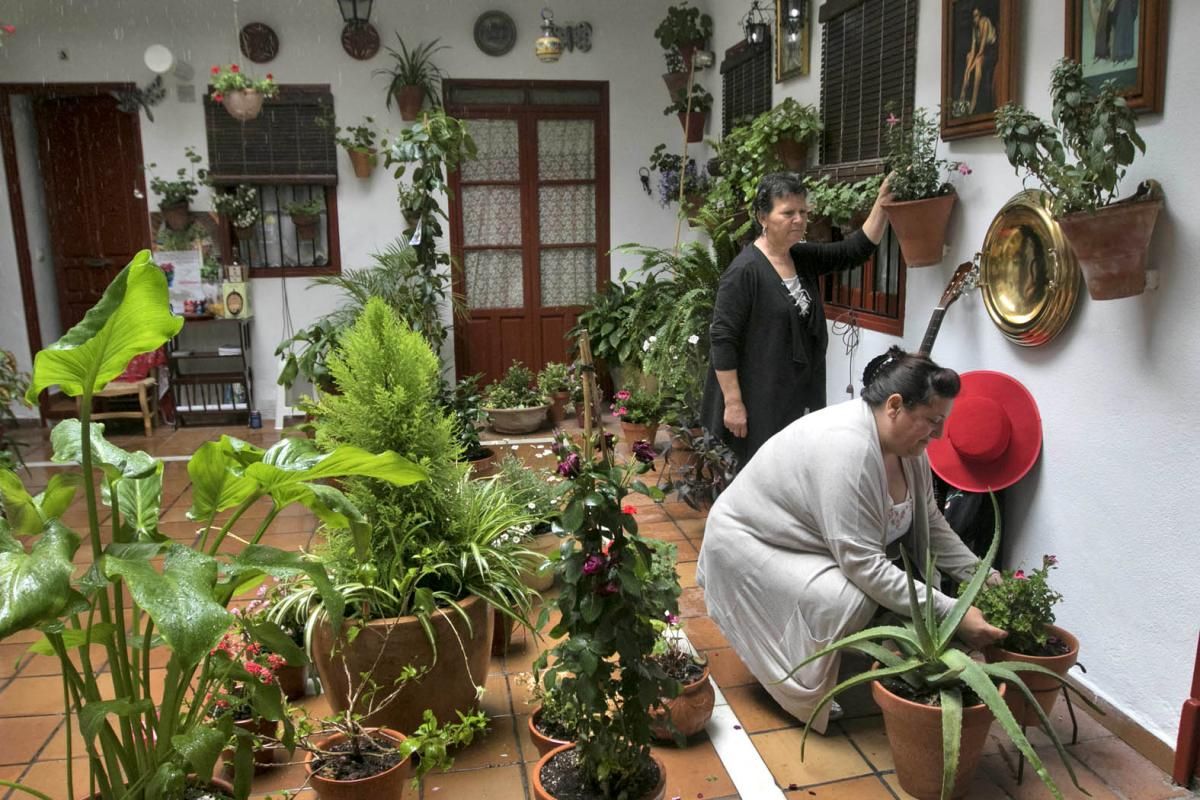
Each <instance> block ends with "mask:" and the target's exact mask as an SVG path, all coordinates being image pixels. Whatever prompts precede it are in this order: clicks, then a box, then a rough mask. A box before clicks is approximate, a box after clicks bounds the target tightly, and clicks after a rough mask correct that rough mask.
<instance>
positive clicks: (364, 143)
mask: <svg viewBox="0 0 1200 800" xmlns="http://www.w3.org/2000/svg"><path fill="white" fill-rule="evenodd" d="M374 124H375V120H374V119H373V118H371V117H363V124H361V125H351V126H350V127H349V128H344V129H343V128H335V133H334V141H335V142H337V143H338V144H339V145H341V146H342V147H343V148H344V149H345V151H346V155H348V156H350V163H351V165H352V166H353V167H354V174H355V175H356V176H358V177H360V178H369V177H371V172H373V171H374V169H375V164H376V162H377V161H378V158H377V153H378V151H377V150H376V147H375V145H376V142H377V141H378V139H379V137H378V134H376V133H375V129H374V128H372V127H371V126H372V125H374Z"/></svg>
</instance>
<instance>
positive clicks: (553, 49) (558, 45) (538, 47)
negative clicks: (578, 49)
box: [534, 8, 562, 64]
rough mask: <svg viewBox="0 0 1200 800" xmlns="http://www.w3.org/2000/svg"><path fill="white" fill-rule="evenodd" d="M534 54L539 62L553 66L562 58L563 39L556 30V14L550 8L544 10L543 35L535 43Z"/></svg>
mask: <svg viewBox="0 0 1200 800" xmlns="http://www.w3.org/2000/svg"><path fill="white" fill-rule="evenodd" d="M534 52H535V53H537V57H538V61H543V62H545V63H547V64H553V63H554V62H555V61H558V59H559V58H560V57H562V39H560V38H559V36H558V33H556V32H555V29H554V12H553V11H551V10H550V9H549V8H543V9H542V35H541V36H539V37H538V38H537V42H535V43H534Z"/></svg>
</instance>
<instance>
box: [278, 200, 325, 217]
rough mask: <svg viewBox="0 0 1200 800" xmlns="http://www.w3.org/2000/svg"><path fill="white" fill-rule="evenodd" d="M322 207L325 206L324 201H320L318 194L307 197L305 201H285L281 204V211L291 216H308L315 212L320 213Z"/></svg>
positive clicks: (315, 213)
mask: <svg viewBox="0 0 1200 800" xmlns="http://www.w3.org/2000/svg"><path fill="white" fill-rule="evenodd" d="M324 208H325V203H324V202H322V200H321V197H320V195H317V196H315V197H312V198H309V199H308V200H307V201H305V202H303V203H301V202H299V201H295V202H291V203H285V204H284V206H283V212H284V213H285V214H290V215H292V216H293V217H294V216H303V217H309V216H315V215H317V214H320V213H321V210H322V209H324Z"/></svg>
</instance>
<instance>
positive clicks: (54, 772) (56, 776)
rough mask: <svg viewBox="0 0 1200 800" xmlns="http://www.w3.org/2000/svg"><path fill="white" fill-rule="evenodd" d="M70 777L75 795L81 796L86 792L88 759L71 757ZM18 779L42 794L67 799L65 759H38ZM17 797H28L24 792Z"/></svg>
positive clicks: (68, 793)
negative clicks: (72, 779)
mask: <svg viewBox="0 0 1200 800" xmlns="http://www.w3.org/2000/svg"><path fill="white" fill-rule="evenodd" d="M71 764H72V765H73V766H72V773H73V775H72V777H73V778H74V783H75V796H76V797H83V796H84V795H86V794H87V786H88V760H87V759H86V758H74V759H71ZM20 781H21V783H22V784H24V785H25V786H28V787H30V788H32V789H37V790H38V791H39V792H42V793H43V794H47V795H49V796H50V797H54V798H63V800H69V798H70V797H71V793H70V792H68V791H67V762H66V761H38V762H37V763H35V764H33V765H32V766H30V767H29V769H28V770H27V771H26V772H25V774H24V775H22V776H21V778H20ZM17 796H18V797H28V795H25V794H23V793H22V794H19V795H17Z"/></svg>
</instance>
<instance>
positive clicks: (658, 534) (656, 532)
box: [638, 513, 686, 542]
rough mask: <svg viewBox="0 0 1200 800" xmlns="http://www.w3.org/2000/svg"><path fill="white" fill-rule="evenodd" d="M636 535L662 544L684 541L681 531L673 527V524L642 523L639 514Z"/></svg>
mask: <svg viewBox="0 0 1200 800" xmlns="http://www.w3.org/2000/svg"><path fill="white" fill-rule="evenodd" d="M638 535H640V536H645V537H646V538H647V539H658V540H660V541H663V542H679V541H686V537H685V536H684V535H683V531H681V530H679V528H677V527H675V523H674V522H671V521H670V520H663V521H662V522H649V523H642V521H641V514H640V513H639V514H638Z"/></svg>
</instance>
